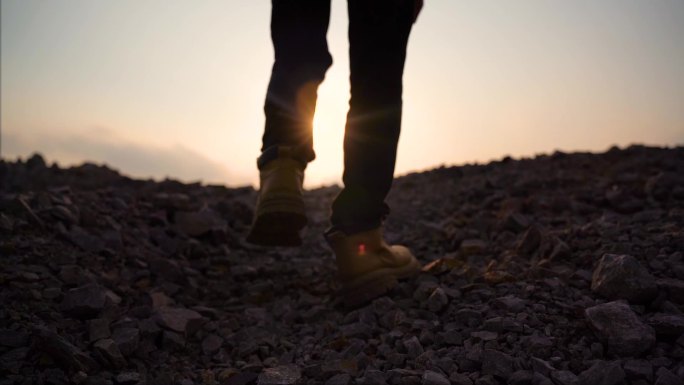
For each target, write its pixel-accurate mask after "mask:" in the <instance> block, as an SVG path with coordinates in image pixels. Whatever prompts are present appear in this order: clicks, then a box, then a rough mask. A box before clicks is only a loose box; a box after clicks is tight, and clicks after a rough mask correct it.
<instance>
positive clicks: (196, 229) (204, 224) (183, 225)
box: [174, 209, 225, 237]
mask: <svg viewBox="0 0 684 385" xmlns="http://www.w3.org/2000/svg"><path fill="white" fill-rule="evenodd" d="M174 222H175V225H176V229H177V230H178V231H179V232H181V233H182V234H185V235H187V236H190V237H198V236H200V235H203V234H206V233H208V232H209V231H211V229H213V228H217V227H222V226H224V225H225V223H224V221H223V220H222V219H221V218H220V216H219V215H218V214H217V213H216V212H214V211H213V210H210V209H203V210H200V211H194V212H191V211H177V212H176V214H175V216H174Z"/></svg>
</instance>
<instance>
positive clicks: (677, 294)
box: [657, 278, 684, 305]
mask: <svg viewBox="0 0 684 385" xmlns="http://www.w3.org/2000/svg"><path fill="white" fill-rule="evenodd" d="M657 283H658V287H659V288H660V289H662V290H663V291H664V292H666V293H667V296H668V298H669V299H670V301H672V302H674V303H678V304H680V305H684V281H682V280H681V279H675V278H661V279H659V280H658V281H657Z"/></svg>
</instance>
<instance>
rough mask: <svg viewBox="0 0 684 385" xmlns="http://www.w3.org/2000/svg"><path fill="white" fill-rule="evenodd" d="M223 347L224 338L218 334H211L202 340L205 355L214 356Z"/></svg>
mask: <svg viewBox="0 0 684 385" xmlns="http://www.w3.org/2000/svg"><path fill="white" fill-rule="evenodd" d="M221 345H223V338H221V337H219V336H217V335H216V334H209V335H208V336H206V337H204V339H203V340H202V351H203V352H204V354H213V353H215V352H216V351H218V350H219V349H220V348H221Z"/></svg>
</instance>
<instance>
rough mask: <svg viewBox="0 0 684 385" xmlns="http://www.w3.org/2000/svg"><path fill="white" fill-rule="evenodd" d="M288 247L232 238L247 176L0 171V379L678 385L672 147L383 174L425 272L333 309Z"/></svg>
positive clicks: (319, 215) (680, 295) (323, 268)
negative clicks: (213, 180)
mask: <svg viewBox="0 0 684 385" xmlns="http://www.w3.org/2000/svg"><path fill="white" fill-rule="evenodd" d="M338 191H339V190H338V188H337V187H330V188H322V189H317V190H313V191H308V192H307V194H306V200H307V205H308V209H309V217H310V225H309V227H308V228H307V229H306V230H305V234H304V246H303V247H301V248H297V249H266V248H259V247H253V246H250V245H248V244H245V243H244V241H243V237H244V235H245V232H246V229H247V226H248V225H249V222H250V220H251V213H252V208H253V204H254V202H255V200H256V192H255V191H254V190H253V189H252V188H237V189H229V188H225V187H222V186H205V185H200V184H182V183H178V182H174V181H163V182H154V181H143V180H133V179H129V178H126V177H124V176H121V175H119V174H118V173H117V172H115V171H112V170H110V169H108V168H106V167H100V166H95V165H90V164H86V165H83V166H80V167H75V168H69V169H61V168H58V167H56V166H54V165H53V166H48V165H46V164H45V162H44V161H43V159H42V158H41V157H40V156H33V157H32V158H30V159H28V160H27V161H25V162H7V161H4V162H2V163H0V287H1V291H0V301H1V303H2V307H1V308H0V384H67V383H73V384H160V385H161V384H182V385H190V384H297V383H301V384H330V385H333V384H407V385H408V384H429V385H442V384H457V385H465V384H478V385H488V384H556V385H571V384H587V385H590V384H591V385H593V384H606V385H610V384H650V383H657V384H661V385H665V384H683V383H684V382H683V381H682V378H684V314H683V312H684V255H683V252H684V148H681V147H680V148H671V149H661V148H647V147H641V146H632V147H629V148H626V149H618V148H613V149H611V150H609V151H608V152H606V153H603V154H590V153H573V154H566V153H554V154H552V155H545V156H538V157H536V158H534V159H519V160H518V159H510V158H505V159H503V160H501V161H498V162H493V163H490V164H487V165H466V166H463V167H450V168H439V169H435V170H431V171H427V172H423V173H416V174H411V175H407V176H404V177H401V178H398V179H397V180H396V181H395V185H394V187H393V190H392V192H391V195H390V197H389V203H390V205H391V206H392V208H393V213H392V214H391V216H390V218H389V220H388V221H387V223H386V228H387V237H388V239H389V240H391V241H401V242H403V243H404V244H406V245H407V246H409V247H411V248H412V250H413V251H414V252H415V254H416V255H417V256H418V257H419V259H420V260H421V262H423V263H424V264H425V269H424V272H423V273H421V274H420V275H419V276H418V277H416V278H414V279H411V280H408V281H406V282H402V283H401V284H400V285H399V287H398V288H397V289H395V290H393V291H392V292H391V293H389V294H388V295H387V296H385V297H382V298H379V299H377V300H375V301H374V302H372V303H370V304H368V305H367V306H364V307H362V308H359V309H355V310H351V311H349V310H345V309H343V308H341V307H340V306H339V305H338V303H337V301H336V299H335V290H336V289H337V286H336V283H335V280H334V274H335V268H334V260H333V258H332V255H331V253H330V251H329V250H328V248H327V247H326V245H325V243H324V241H323V238H322V232H323V231H324V230H325V227H326V226H327V216H328V207H329V205H330V202H331V200H332V199H333V198H334V196H335V194H336V193H337V192H338Z"/></svg>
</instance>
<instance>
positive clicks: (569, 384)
mask: <svg viewBox="0 0 684 385" xmlns="http://www.w3.org/2000/svg"><path fill="white" fill-rule="evenodd" d="M551 381H553V383H554V384H556V385H578V384H579V379H578V378H577V376H576V375H575V374H574V373H573V372H571V371H569V370H554V371H552V372H551Z"/></svg>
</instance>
